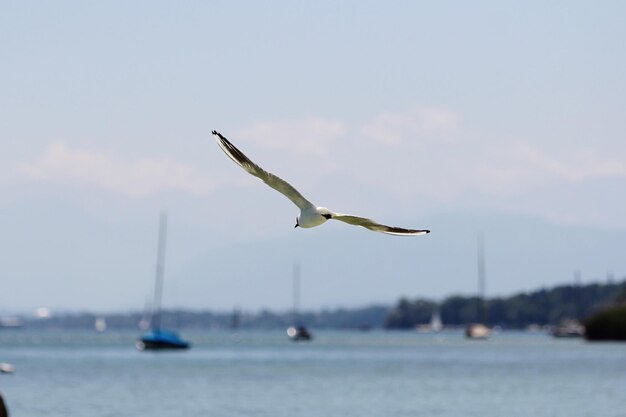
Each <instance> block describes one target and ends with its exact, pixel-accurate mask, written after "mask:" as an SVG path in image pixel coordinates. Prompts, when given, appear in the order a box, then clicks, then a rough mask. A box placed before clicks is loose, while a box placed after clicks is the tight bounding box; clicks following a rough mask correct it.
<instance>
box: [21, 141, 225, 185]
mask: <svg viewBox="0 0 626 417" xmlns="http://www.w3.org/2000/svg"><path fill="white" fill-rule="evenodd" d="M17 173H18V175H20V176H21V177H22V178H25V179H27V180H30V181H38V182H48V183H70V184H77V185H89V186H97V187H101V188H104V189H107V190H109V191H114V192H118V193H122V194H126V195H130V196H144V195H147V194H150V193H154V192H156V191H159V190H163V189H178V190H182V191H186V192H189V193H192V194H206V193H208V192H210V191H211V190H212V189H213V188H214V187H215V186H216V183H215V181H213V180H212V179H211V178H208V177H207V176H206V175H204V174H202V173H200V172H198V171H197V170H196V169H194V168H193V167H191V166H189V165H186V164H184V163H181V162H177V161H174V160H171V159H167V158H162V159H150V158H143V159H137V160H127V159H124V158H122V157H120V156H117V155H112V154H107V153H100V152H96V151H92V150H86V149H73V148H70V147H69V146H67V145H66V144H64V143H53V144H51V145H49V146H48V148H47V149H46V150H45V151H44V153H43V155H42V156H41V157H39V158H36V159H34V160H31V161H26V162H22V163H20V164H18V166H17Z"/></svg>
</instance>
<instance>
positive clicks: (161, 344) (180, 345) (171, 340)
mask: <svg viewBox="0 0 626 417" xmlns="http://www.w3.org/2000/svg"><path fill="white" fill-rule="evenodd" d="M188 348H189V342H187V341H185V340H183V339H181V338H180V337H179V336H178V335H177V334H176V333H174V332H170V331H169V330H161V329H153V330H150V331H149V332H148V333H146V334H144V335H143V336H141V338H139V340H137V349H139V350H160V349H188Z"/></svg>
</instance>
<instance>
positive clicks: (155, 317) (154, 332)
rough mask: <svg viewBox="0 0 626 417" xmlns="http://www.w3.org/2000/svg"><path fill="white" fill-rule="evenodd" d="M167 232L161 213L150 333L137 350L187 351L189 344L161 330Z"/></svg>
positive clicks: (139, 340) (168, 331)
mask: <svg viewBox="0 0 626 417" xmlns="http://www.w3.org/2000/svg"><path fill="white" fill-rule="evenodd" d="M166 231H167V215H166V214H165V212H161V221H160V224H159V247H158V252H157V267H156V284H155V286H154V307H153V312H152V318H151V320H150V331H149V332H148V333H146V334H144V335H143V336H141V337H140V338H139V339H137V342H136V343H135V345H136V346H137V349H139V350H142V351H143V350H165V349H188V348H189V346H190V344H189V342H187V341H185V340H183V339H181V338H180V337H179V336H178V335H177V334H176V333H174V332H172V331H170V330H165V329H161V298H162V294H163V271H164V263H165V237H166Z"/></svg>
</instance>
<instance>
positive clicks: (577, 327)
mask: <svg viewBox="0 0 626 417" xmlns="http://www.w3.org/2000/svg"><path fill="white" fill-rule="evenodd" d="M550 333H551V334H552V336H554V337H572V338H574V337H583V336H584V335H585V326H583V325H582V324H580V322H579V321H578V320H563V321H562V322H561V323H560V324H559V325H558V326H556V327H555V328H554V329H552V331H551V332H550Z"/></svg>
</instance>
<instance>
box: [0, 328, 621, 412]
mask: <svg viewBox="0 0 626 417" xmlns="http://www.w3.org/2000/svg"><path fill="white" fill-rule="evenodd" d="M137 335H138V333H135V332H106V333H103V334H96V333H92V332H67V331H63V332H45V333H34V332H31V331H25V330H24V331H2V332H0V362H10V363H12V364H14V365H15V366H16V368H17V371H16V373H15V374H13V375H0V391H1V392H2V393H3V395H4V397H5V399H6V401H7V403H8V407H9V411H10V413H11V416H13V417H20V416H21V417H30V416H37V417H39V416H46V417H56V416H59V417H60V416H63V417H68V416H80V417H92V416H148V415H150V416H153V417H158V416H168V417H172V416H212V417H220V416H267V417H281V416H285V417H287V416H289V417H294V416H316V417H322V416H324V417H328V416H359V417H364V416H481V417H484V416H498V417H501V416H532V417H544V416H545V417H548V416H550V417H553V416H567V417H576V416H589V417H612V416H615V417H618V416H619V417H624V416H626V344H616V343H586V342H584V341H582V340H557V339H552V338H550V337H549V336H546V335H544V334H525V333H513V332H512V333H501V334H498V335H495V336H493V337H492V339H490V340H488V341H468V340H465V339H464V338H463V336H462V334H461V333H458V332H450V333H445V332H444V333H443V334H439V335H431V334H419V333H412V332H411V333H396V332H382V331H374V332H364V333H361V332H339V331H326V332H322V331H318V332H315V340H314V341H313V342H310V343H293V342H290V341H288V340H287V339H286V334H285V333H284V332H241V333H238V334H234V333H229V332H216V331H213V332H184V333H183V334H182V336H184V337H185V338H187V339H189V340H191V341H192V342H193V344H194V346H193V347H192V349H191V350H189V351H186V352H166V353H146V352H138V351H136V350H135V348H134V340H135V338H136V337H137Z"/></svg>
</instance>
